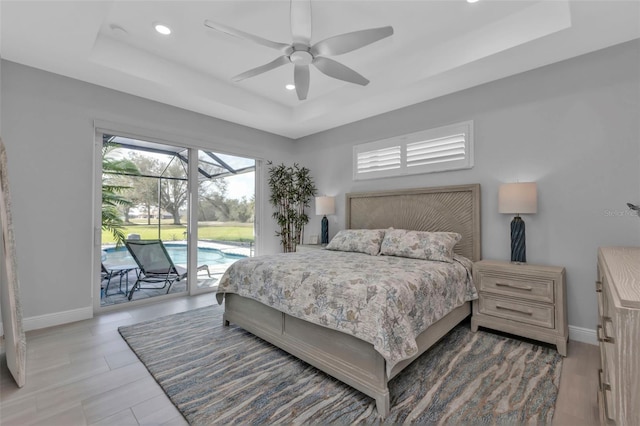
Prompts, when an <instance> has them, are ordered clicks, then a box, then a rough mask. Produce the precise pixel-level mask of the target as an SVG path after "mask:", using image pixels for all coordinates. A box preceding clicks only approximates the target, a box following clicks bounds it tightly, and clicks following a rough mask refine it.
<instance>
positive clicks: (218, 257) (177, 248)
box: [102, 243, 246, 266]
mask: <svg viewBox="0 0 640 426" xmlns="http://www.w3.org/2000/svg"><path fill="white" fill-rule="evenodd" d="M164 246H165V248H166V249H167V253H169V256H170V257H171V260H173V263H174V264H176V265H180V266H186V264H187V246H186V245H185V244H167V243H165V244H164ZM103 251H104V252H105V253H106V258H105V257H104V255H103V259H102V262H104V263H106V264H109V265H135V263H136V262H135V260H133V257H131V254H129V251H128V250H127V248H126V247H118V248H108V249H104V250H103ZM244 257H246V256H244V255H241V254H235V253H225V252H223V251H221V250H218V249H215V248H209V247H198V261H197V262H196V263H197V264H198V265H202V264H206V265H216V264H217V265H224V264H231V263H233V262H235V261H236V260H238V259H242V258H244Z"/></svg>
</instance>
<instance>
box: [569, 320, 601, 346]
mask: <svg viewBox="0 0 640 426" xmlns="http://www.w3.org/2000/svg"><path fill="white" fill-rule="evenodd" d="M569 340H575V341H576V342H582V343H588V344H590V345H596V346H597V345H598V336H597V335H596V331H595V330H592V329H590V328H582V327H576V326H575V325H570V326H569Z"/></svg>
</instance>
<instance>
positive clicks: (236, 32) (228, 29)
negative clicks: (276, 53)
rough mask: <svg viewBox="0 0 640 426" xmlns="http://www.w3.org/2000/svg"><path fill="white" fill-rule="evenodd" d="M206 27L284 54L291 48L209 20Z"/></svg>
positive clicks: (205, 22)
mask: <svg viewBox="0 0 640 426" xmlns="http://www.w3.org/2000/svg"><path fill="white" fill-rule="evenodd" d="M204 25H205V26H206V27H209V28H211V29H212V30H216V31H220V32H222V33H225V34H229V35H231V36H234V37H238V38H242V39H245V40H249V41H252V42H254V43H258V44H260V45H262V46H266V47H270V48H272V49H276V50H280V51H282V52H284V51H286V50H287V49H288V48H289V45H288V44H284V43H278V42H276V41H271V40H267V39H266V38H262V37H260V36H257V35H254V34H249V33H246V32H244V31H241V30H238V29H236V28H232V27H230V26H228V25H224V24H220V23H218V22H213V21H210V20H209V19H207V20H205V21H204Z"/></svg>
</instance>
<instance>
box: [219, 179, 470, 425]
mask: <svg viewBox="0 0 640 426" xmlns="http://www.w3.org/2000/svg"><path fill="white" fill-rule="evenodd" d="M346 216H347V217H346V226H347V228H350V229H380V228H389V227H393V228H396V229H413V230H418V231H449V232H458V233H460V234H462V236H463V238H462V240H461V241H460V243H458V244H457V245H456V248H455V252H456V253H458V254H461V255H463V256H465V257H467V258H469V259H471V260H473V261H478V260H480V258H481V252H480V250H481V244H480V185H479V184H473V185H460V186H446V187H437V188H423V189H412V190H400V191H385V192H370V193H351V194H347V195H346ZM224 296H225V313H224V317H223V323H224V325H229V323H230V322H231V323H234V324H237V325H238V326H240V327H242V328H243V329H245V330H247V331H249V332H250V333H252V334H254V335H256V336H258V337H260V338H262V339H264V340H266V341H268V342H270V343H272V344H273V345H275V346H277V347H279V348H281V349H283V350H285V351H287V352H288V353H290V354H292V355H294V356H296V357H298V358H300V359H301V360H303V361H305V362H307V363H309V364H311V365H313V366H314V367H316V368H318V369H320V370H322V371H324V372H325V373H327V374H329V375H331V376H333V377H335V378H336V379H338V380H340V381H342V382H344V383H346V384H348V385H349V386H352V387H353V388H355V389H358V390H359V391H361V392H363V393H365V394H366V395H368V396H370V397H372V398H374V399H375V401H376V408H377V410H378V414H379V415H380V416H381V417H383V418H384V417H386V416H387V415H388V414H389V409H390V404H389V388H388V385H387V383H388V382H389V380H391V379H392V378H393V377H395V376H396V375H397V374H398V373H399V372H400V371H402V370H403V369H404V368H405V367H406V366H408V365H409V364H410V363H411V362H412V361H413V360H414V359H416V358H417V357H418V356H420V355H421V354H422V353H423V352H424V351H426V350H427V349H428V348H429V347H431V346H432V345H433V344H434V343H436V342H437V341H438V340H439V339H440V338H442V337H443V336H444V335H445V334H447V333H448V332H449V331H450V330H451V329H452V328H453V327H454V326H455V325H456V324H458V323H459V322H460V321H462V320H463V319H464V318H466V317H467V316H468V315H469V314H471V304H470V303H469V302H467V303H465V304H464V305H462V306H460V307H458V308H456V309H454V310H453V311H452V312H450V313H449V314H447V315H446V316H445V317H443V318H442V319H440V320H439V321H438V322H436V323H434V324H432V325H431V326H430V327H429V328H428V329H427V330H425V331H424V332H423V333H422V334H420V335H419V336H418V338H417V343H418V349H419V350H418V353H417V354H416V355H415V356H414V357H412V358H410V359H407V360H404V361H402V362H400V363H399V364H397V365H396V366H394V368H393V370H392V371H391V374H389V375H388V376H387V372H386V365H385V360H384V358H382V356H381V355H380V354H379V353H378V352H376V351H375V349H374V348H373V345H372V344H370V343H367V342H365V341H363V340H360V339H358V338H356V337H353V336H351V335H349V334H345V333H342V332H339V331H335V330H332V329H329V328H325V327H322V326H319V325H316V324H312V323H310V322H307V321H304V320H300V319H298V318H295V317H292V316H290V315H287V314H285V313H282V312H280V311H277V310H275V309H273V308H271V307H269V306H266V305H263V304H262V303H260V302H256V301H254V300H252V299H249V298H244V297H242V296H238V295H236V294H231V293H227V294H225V295H224Z"/></svg>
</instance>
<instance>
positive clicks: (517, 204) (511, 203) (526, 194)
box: [498, 182, 538, 263]
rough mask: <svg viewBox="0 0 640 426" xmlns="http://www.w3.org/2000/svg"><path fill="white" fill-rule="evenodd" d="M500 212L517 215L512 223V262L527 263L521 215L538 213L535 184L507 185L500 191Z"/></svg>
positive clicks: (502, 186)
mask: <svg viewBox="0 0 640 426" xmlns="http://www.w3.org/2000/svg"><path fill="white" fill-rule="evenodd" d="M498 211H499V212H500V213H511V214H515V217H514V218H513V220H512V221H511V261H512V262H517V263H526V262H527V249H526V243H525V227H524V220H522V218H521V217H520V215H521V214H533V213H536V212H537V211H538V190H537V185H536V183H535V182H519V183H505V184H502V185H500V189H499V191H498Z"/></svg>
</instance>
